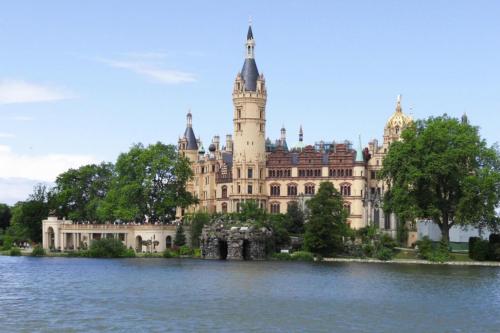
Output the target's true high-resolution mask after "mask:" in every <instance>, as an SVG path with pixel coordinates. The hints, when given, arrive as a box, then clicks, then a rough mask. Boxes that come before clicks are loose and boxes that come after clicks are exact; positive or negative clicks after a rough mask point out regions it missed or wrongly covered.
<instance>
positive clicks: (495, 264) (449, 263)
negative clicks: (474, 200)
mask: <svg viewBox="0 0 500 333" xmlns="http://www.w3.org/2000/svg"><path fill="white" fill-rule="evenodd" d="M0 256H6V257H10V255H9V254H7V253H5V252H3V251H2V252H0ZM21 256H22V257H31V255H30V254H29V253H27V252H22V254H21ZM44 257H46V258H87V257H79V256H72V255H71V254H67V253H50V254H46V255H43V256H38V257H37V258H44ZM34 258H35V257H34ZM135 258H137V259H150V258H156V259H159V258H162V259H197V260H208V259H203V258H198V257H192V256H179V257H176V258H163V256H162V255H161V254H160V255H158V254H154V255H138V256H136V257H132V258H97V259H135ZM88 259H93V258H88ZM264 261H287V260H279V259H267V260H264ZM314 262H326V263H363V264H401V265H447V266H478V267H479V266H480V267H500V262H495V261H445V262H433V261H428V260H423V259H393V260H385V261H384V260H379V259H372V258H331V257H326V258H322V260H317V259H315V260H314Z"/></svg>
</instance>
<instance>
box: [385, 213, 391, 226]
mask: <svg viewBox="0 0 500 333" xmlns="http://www.w3.org/2000/svg"><path fill="white" fill-rule="evenodd" d="M384 229H385V230H389V229H391V214H390V213H387V214H385V215H384Z"/></svg>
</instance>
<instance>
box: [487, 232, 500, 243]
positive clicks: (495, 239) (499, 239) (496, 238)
mask: <svg viewBox="0 0 500 333" xmlns="http://www.w3.org/2000/svg"><path fill="white" fill-rule="evenodd" d="M489 240H490V244H500V234H490V237H489Z"/></svg>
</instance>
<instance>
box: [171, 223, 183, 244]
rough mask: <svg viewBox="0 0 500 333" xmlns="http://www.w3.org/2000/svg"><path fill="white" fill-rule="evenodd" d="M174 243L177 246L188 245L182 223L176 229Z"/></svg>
mask: <svg viewBox="0 0 500 333" xmlns="http://www.w3.org/2000/svg"><path fill="white" fill-rule="evenodd" d="M174 244H175V245H176V246H183V245H186V235H184V228H183V227H182V224H179V226H178V227H177V230H175V238H174Z"/></svg>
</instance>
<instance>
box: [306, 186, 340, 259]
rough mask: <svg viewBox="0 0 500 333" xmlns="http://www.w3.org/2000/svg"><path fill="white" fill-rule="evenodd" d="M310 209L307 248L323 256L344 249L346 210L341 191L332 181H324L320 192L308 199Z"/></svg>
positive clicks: (307, 225)
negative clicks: (343, 236)
mask: <svg viewBox="0 0 500 333" xmlns="http://www.w3.org/2000/svg"><path fill="white" fill-rule="evenodd" d="M307 206H308V208H309V211H310V216H309V221H308V223H307V224H306V233H305V235H304V246H305V248H306V249H307V250H308V251H310V252H313V253H318V254H321V255H323V256H328V255H331V254H332V253H334V252H339V251H341V250H342V235H344V234H345V233H346V229H347V227H346V224H345V220H346V212H345V210H344V207H343V200H342V197H341V195H340V193H339V192H338V191H337V190H336V189H335V188H334V187H333V184H332V183H330V182H323V183H321V184H320V186H319V190H318V193H316V195H315V196H314V197H312V198H311V199H310V200H308V201H307Z"/></svg>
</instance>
